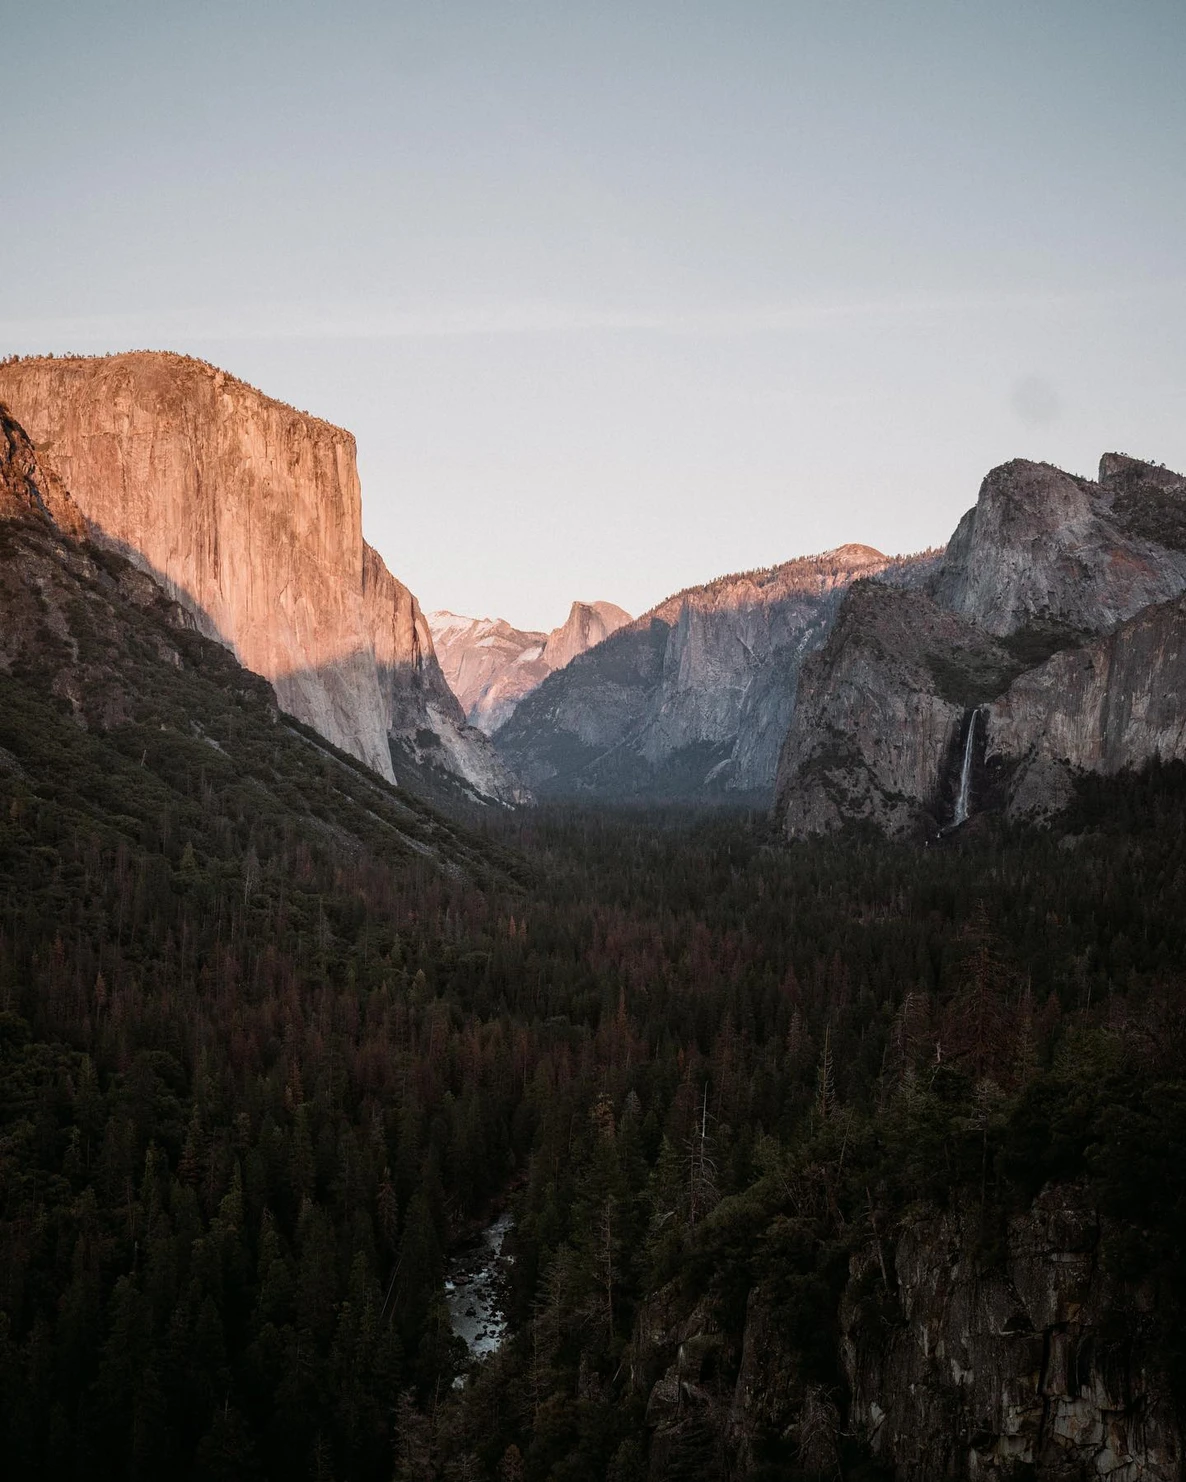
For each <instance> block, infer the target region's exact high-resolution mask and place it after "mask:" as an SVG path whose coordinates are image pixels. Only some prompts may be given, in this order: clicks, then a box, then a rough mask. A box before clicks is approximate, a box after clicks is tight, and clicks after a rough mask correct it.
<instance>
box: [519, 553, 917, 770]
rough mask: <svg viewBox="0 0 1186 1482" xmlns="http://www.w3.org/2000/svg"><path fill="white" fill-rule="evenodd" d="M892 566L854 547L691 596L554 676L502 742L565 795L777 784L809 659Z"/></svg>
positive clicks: (724, 580)
mask: <svg viewBox="0 0 1186 1482" xmlns="http://www.w3.org/2000/svg"><path fill="white" fill-rule="evenodd" d="M890 565H891V562H890V560H889V558H887V557H885V556H883V555H882V554H881V553H880V552H879V551H875V550H872V549H871V548H870V547H868V546H854V545H849V546H842V547H840V548H839V549H838V550H835V551H830V552H827V553H826V554H824V555H821V556H811V557H804V558H800V559H798V560H795V561H788V562H785V563H784V564H782V565H780V566H774V567H770V568H769V569H767V570H764V571H753V572H745V573H742V574H740V575H737V576H727V577H721V578H720V579H719V580H717V581H714V582H710V583H708V584H707V585H705V586H702V587H693V588H689V589H688V590H687V591H684V592H679V593H677V594H676V595H675V596H674V597H670V598H668V599H667V600H666V601H665V602H662V603H660V604H659V605H658V606H657V607H655V608H652V609H651V611H650V612H647V613H644V614H643V616H642V617H640V618H637V619H636V620H635V621H634V622H632V623H629V624H627V625H626V626H624V627H622V628H620V629H619V630H618V631H617V632H616V633H614V634H612V635H611V636H610V637H609V638H608V639H606V640H605V641H604V642H603V643H601V644H599V645H598V646H597V647H596V648H594V649H591V650H590V651H589V652H587V653H585V654H582V655H580V656H579V657H577V658H576V659H574V660H573V661H572V662H571V663H569V664H568V665H567V666H566V667H565V668H564V669H561V670H559V671H558V672H557V673H555V674H553V675H552V676H550V677H549V678H548V679H547V680H545V681H544V683H543V684H542V685H541V686H540V687H539V688H538V689H537V690H535V691H534V693H532V694H531V695H529V696H528V697H527V698H526V699H525V700H523V701H522V702H521V703H520V704H519V706H518V708H517V709H516V711H515V713H514V715H513V716H512V717H511V719H510V720H509V721H508V722H507V723H506V724H505V725H503V726H502V727H501V728H500V729H499V731H498V732H497V733H496V734H495V745H496V746H497V747H498V749H499V750H500V751H501V752H502V754H503V755H504V756H505V757H506V758H507V760H508V762H509V763H510V764H511V766H512V767H514V768H515V769H516V770H517V771H518V772H519V773H520V775H521V776H522V777H523V778H524V780H525V781H526V782H527V784H528V785H529V786H530V787H532V788H533V789H535V790H537V791H540V792H545V793H550V794H553V795H564V794H585V795H591V796H602V797H608V798H614V797H629V796H662V795H669V796H670V795H677V796H697V795H701V794H703V793H705V792H706V791H708V792H711V791H713V790H719V791H722V792H723V791H725V790H727V789H734V790H737V791H739V792H749V791H759V790H764V789H768V788H769V787H770V785H771V783H772V782H773V780H774V774H775V767H776V763H777V759H778V753H779V748H780V746H781V743H782V740H783V737H784V735H785V733H786V728H787V723H788V721H789V719H790V714H791V710H792V708H793V705H794V700H795V687H796V683H797V679H798V673H799V668H800V665H801V664H802V661H803V658H804V656H805V655H806V654H808V653H810V652H812V650H813V649H814V648H816V647H818V646H819V644H820V643H821V642H822V641H823V638H824V635H825V634H826V632H827V629H828V626H829V624H830V622H831V620H832V617H833V615H834V613H835V610H836V608H837V606H838V604H839V601H840V597H841V595H842V594H843V592H844V591H845V590H846V589H847V587H848V586H849V584H850V583H851V582H852V581H853V580H855V579H856V578H857V577H858V576H862V575H869V574H872V573H875V572H881V571H884V570H885V569H886V568H887V567H889V566H890Z"/></svg>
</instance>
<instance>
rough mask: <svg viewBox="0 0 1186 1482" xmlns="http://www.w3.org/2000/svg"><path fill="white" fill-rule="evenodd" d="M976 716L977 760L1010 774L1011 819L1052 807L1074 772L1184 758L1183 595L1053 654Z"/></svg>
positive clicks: (1185, 619)
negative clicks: (981, 750) (980, 724)
mask: <svg viewBox="0 0 1186 1482" xmlns="http://www.w3.org/2000/svg"><path fill="white" fill-rule="evenodd" d="M983 714H984V729H985V762H986V764H988V765H989V766H990V767H991V766H993V765H1000V764H1003V765H1006V766H1009V767H1012V768H1016V772H1017V775H1016V777H1015V778H1014V780H1013V782H1012V785H1011V787H1010V801H1009V809H1010V812H1011V813H1012V814H1014V815H1015V816H1025V815H1027V814H1040V815H1045V814H1048V813H1050V812H1053V811H1055V810H1056V809H1057V808H1059V807H1060V806H1061V805H1062V804H1063V803H1064V802H1065V801H1066V800H1067V799H1068V798H1069V796H1070V794H1071V779H1072V778H1073V776H1074V774H1075V773H1076V772H1098V773H1103V774H1105V775H1110V774H1113V773H1116V772H1119V771H1122V770H1123V769H1124V768H1126V767H1133V768H1135V767H1140V766H1141V765H1143V764H1144V763H1145V762H1148V761H1150V760H1151V759H1152V758H1154V757H1158V758H1160V760H1162V761H1164V762H1168V761H1174V760H1186V598H1183V597H1179V598H1178V599H1177V600H1176V601H1173V602H1164V603H1157V604H1155V605H1153V606H1150V607H1147V608H1145V609H1144V610H1143V611H1141V612H1139V613H1138V614H1137V616H1136V617H1134V618H1130V619H1129V621H1128V622H1126V623H1123V624H1121V626H1120V627H1119V628H1117V629H1116V630H1115V632H1113V633H1109V634H1107V635H1106V636H1105V637H1103V638H1098V639H1096V640H1095V641H1093V642H1091V643H1088V644H1084V645H1083V646H1082V647H1078V648H1073V649H1070V650H1067V651H1064V652H1063V653H1059V654H1056V655H1055V656H1054V657H1053V658H1052V659H1050V660H1049V661H1048V662H1047V663H1045V664H1042V665H1040V666H1039V667H1038V668H1036V669H1032V670H1030V671H1029V672H1028V673H1026V674H1024V675H1022V676H1021V678H1019V679H1018V680H1016V681H1015V682H1014V683H1013V684H1012V685H1010V686H1009V688H1008V689H1007V690H1006V691H1005V693H1004V694H1003V695H1001V696H1000V698H999V699H997V700H994V701H993V702H992V704H990V705H987V706H985V707H984V712H983Z"/></svg>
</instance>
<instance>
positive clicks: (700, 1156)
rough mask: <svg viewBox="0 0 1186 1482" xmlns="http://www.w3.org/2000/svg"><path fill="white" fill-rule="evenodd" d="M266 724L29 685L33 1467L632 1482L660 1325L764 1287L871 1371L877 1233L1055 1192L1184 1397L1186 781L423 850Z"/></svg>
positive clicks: (7, 1102) (12, 1180) (467, 840)
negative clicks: (175, 719) (919, 826)
mask: <svg viewBox="0 0 1186 1482" xmlns="http://www.w3.org/2000/svg"><path fill="white" fill-rule="evenodd" d="M255 736H256V733H255V732H251V731H250V728H246V729H244V730H243V731H242V733H241V734H239V735H238V737H237V740H236V738H235V737H233V736H231V735H230V733H229V732H228V734H227V736H225V737H222V738H221V741H220V744H219V745H217V746H214V745H211V744H210V743H209V741H208V740H207V739H203V738H202V737H198V736H195V735H193V734H191V733H188V732H186V731H183V730H182V729H180V728H164V729H162V728H161V726H160V725H159V724H156V725H153V726H151V727H150V726H137V725H135V724H129V725H127V726H124V727H121V728H117V729H115V730H113V731H111V732H110V733H108V734H106V735H99V734H97V733H94V732H88V731H84V730H81V729H80V728H79V727H78V726H77V725H75V724H74V723H73V722H72V721H71V720H70V719H68V718H67V717H66V716H65V715H64V714H63V711H62V709H61V708H60V706H59V705H58V704H57V703H56V702H54V701H51V700H50V699H49V698H48V697H47V696H46V695H44V694H43V693H42V692H41V691H40V690H39V689H38V687H37V686H36V685H35V684H33V683H32V682H30V681H27V680H25V679H21V678H13V677H6V678H0V1454H2V1455H3V1456H4V1458H5V1470H6V1475H8V1476H11V1477H13V1478H19V1477H33V1476H38V1477H52V1478H79V1477H88V1478H90V1477H94V1478H113V1479H114V1478H125V1477H127V1478H133V1477H161V1476H170V1477H178V1478H188V1477H192V1478H195V1479H197V1478H203V1479H205V1478H223V1477H226V1478H231V1477H234V1478H249V1477H258V1478H277V1479H279V1478H285V1479H293V1478H306V1477H307V1478H316V1479H325V1478H331V1477H332V1478H337V1479H339V1482H344V1479H355V1478H357V1479H371V1478H374V1479H384V1482H386V1479H388V1478H391V1477H392V1476H393V1475H394V1476H396V1477H400V1478H429V1477H434V1476H441V1477H448V1478H457V1479H462V1478H471V1477H473V1478H476V1477H487V1476H488V1477H495V1476H498V1477H503V1478H513V1477H524V1478H530V1479H536V1478H545V1477H556V1478H572V1479H577V1478H589V1479H594V1478H604V1477H607V1476H608V1477H612V1478H615V1479H619V1482H625V1479H630V1478H636V1477H638V1478H641V1477H644V1476H645V1475H646V1467H647V1457H646V1447H647V1434H648V1433H647V1428H646V1426H645V1424H644V1421H643V1416H642V1414H641V1402H640V1401H639V1399H638V1398H637V1397H636V1396H634V1395H632V1393H631V1392H630V1391H629V1389H628V1387H627V1385H626V1383H625V1379H624V1372H625V1368H626V1365H625V1362H624V1361H625V1357H626V1350H627V1345H628V1343H629V1340H630V1335H631V1329H632V1325H633V1322H634V1318H635V1315H636V1312H637V1310H638V1306H639V1303H640V1302H641V1301H642V1300H643V1299H644V1298H645V1297H646V1295H647V1294H648V1293H651V1292H653V1291H655V1290H656V1289H657V1288H658V1287H660V1286H662V1285H663V1284H664V1283H667V1282H670V1281H671V1280H673V1279H675V1280H676V1281H677V1282H678V1283H680V1284H681V1286H682V1288H683V1289H684V1290H685V1291H686V1292H688V1293H690V1294H693V1295H696V1294H700V1295H705V1296H706V1299H707V1300H710V1301H711V1302H713V1303H715V1304H716V1310H717V1312H718V1314H719V1322H720V1324H721V1327H722V1330H723V1331H724V1332H726V1333H729V1332H735V1331H736V1329H737V1327H738V1324H739V1323H740V1322H741V1321H742V1318H743V1315H744V1307H745V1298H746V1292H747V1291H748V1289H749V1287H750V1286H751V1285H752V1283H753V1282H754V1281H755V1280H757V1279H759V1278H760V1277H761V1276H762V1275H763V1273H764V1272H769V1271H770V1270H772V1269H777V1271H778V1272H779V1273H780V1279H783V1280H784V1281H785V1286H786V1299H785V1300H786V1304H787V1306H786V1312H787V1321H788V1323H789V1324H791V1325H792V1326H794V1325H795V1324H798V1326H797V1327H796V1328H795V1331H796V1332H801V1334H802V1337H801V1346H802V1362H803V1365H804V1368H805V1372H809V1373H811V1374H817V1375H819V1376H820V1382H821V1383H825V1382H826V1383H831V1384H837V1383H838V1382H839V1381H838V1379H837V1373H838V1369H837V1360H836V1354H835V1348H834V1334H833V1332H832V1325H831V1321H830V1319H829V1317H828V1313H829V1311H830V1310H831V1308H834V1298H835V1293H836V1289H837V1282H838V1280H839V1279H840V1273H842V1272H843V1270H844V1267H845V1261H846V1251H847V1249H848V1243H849V1242H851V1241H852V1239H853V1238H855V1235H856V1233H857V1232H863V1231H865V1230H867V1228H868V1226H869V1222H870V1221H873V1222H875V1223H876V1225H877V1228H878V1229H879V1230H881V1231H884V1232H886V1236H887V1238H891V1232H892V1230H893V1228H894V1223H895V1220H896V1219H897V1218H899V1216H900V1215H901V1214H902V1213H903V1211H905V1210H907V1209H910V1208H915V1207H918V1206H919V1205H922V1204H935V1205H942V1204H943V1203H944V1202H945V1201H948V1200H950V1199H952V1198H953V1197H956V1196H957V1194H958V1193H959V1191H960V1190H962V1189H971V1190H973V1191H974V1192H975V1195H976V1198H977V1199H978V1200H979V1206H978V1207H979V1208H980V1209H981V1210H982V1212H983V1221H984V1240H985V1243H986V1247H988V1246H991V1242H992V1239H993V1232H994V1229H995V1223H994V1222H997V1221H999V1219H1000V1217H1001V1212H1002V1211H1006V1210H1008V1209H1009V1208H1010V1207H1013V1206H1015V1205H1017V1204H1019V1203H1022V1202H1024V1201H1027V1200H1028V1199H1029V1198H1031V1197H1032V1195H1033V1194H1034V1193H1035V1192H1036V1190H1037V1189H1038V1188H1039V1187H1040V1186H1041V1185H1042V1184H1043V1183H1045V1182H1046V1181H1048V1180H1051V1179H1056V1180H1058V1179H1086V1180H1088V1181H1090V1183H1091V1185H1092V1188H1093V1190H1094V1191H1095V1196H1096V1197H1097V1198H1098V1199H1099V1201H1100V1202H1101V1204H1102V1205H1103V1206H1105V1207H1108V1208H1110V1209H1113V1210H1114V1211H1116V1212H1117V1213H1118V1215H1120V1216H1122V1217H1123V1218H1124V1219H1125V1220H1126V1221H1127V1227H1128V1229H1129V1232H1130V1233H1129V1238H1127V1239H1126V1240H1124V1241H1123V1242H1121V1243H1120V1244H1119V1245H1118V1246H1117V1247H1116V1248H1115V1249H1113V1250H1110V1251H1108V1252H1106V1253H1105V1258H1106V1259H1108V1260H1112V1261H1114V1262H1116V1263H1120V1264H1121V1265H1123V1266H1124V1267H1125V1269H1127V1270H1130V1271H1131V1272H1133V1273H1135V1274H1137V1275H1140V1276H1141V1277H1142V1279H1147V1280H1149V1281H1152V1282H1153V1283H1155V1285H1156V1288H1157V1290H1158V1293H1159V1303H1158V1313H1159V1321H1160V1323H1161V1332H1160V1338H1159V1342H1160V1344H1161V1352H1162V1353H1163V1355H1164V1360H1165V1362H1166V1364H1167V1365H1169V1366H1170V1367H1171V1370H1172V1372H1174V1373H1176V1374H1177V1375H1179V1376H1184V1375H1186V1367H1184V1366H1183V1354H1182V1351H1181V1341H1182V1340H1181V1337H1180V1333H1181V1330H1182V1329H1181V1319H1182V1317H1183V1315H1184V1314H1183V1292H1182V1275H1181V1272H1182V1266H1181V1260H1180V1257H1181V1249H1182V1245H1181V1242H1182V1236H1183V1225H1184V1222H1186V1213H1184V1211H1186V1172H1184V1168H1186V1163H1184V1160H1183V1159H1184V1154H1186V1019H1184V1016H1183V1009H1182V994H1183V964H1184V963H1186V913H1183V911H1182V909H1181V903H1182V901H1183V899H1186V768H1183V767H1181V766H1180V765H1175V766H1173V767H1167V768H1154V769H1152V770H1150V771H1148V772H1147V773H1145V774H1143V775H1142V776H1140V777H1125V778H1121V779H1119V780H1117V781H1114V782H1110V783H1102V782H1095V783H1091V784H1085V785H1084V786H1083V789H1082V791H1081V794H1080V797H1079V799H1078V801H1077V803H1076V805H1075V808H1074V809H1073V810H1072V812H1071V813H1069V814H1068V815H1067V816H1066V817H1065V818H1064V819H1063V820H1061V821H1060V823H1059V825H1058V827H1057V828H1056V829H1053V830H1051V831H1048V832H1014V831H1011V830H1009V829H1008V828H1006V827H1005V826H1004V825H1003V824H1002V823H1000V822H999V821H996V820H992V819H987V818H985V819H981V820H977V821H974V823H973V825H972V826H970V827H969V828H968V829H967V830H965V831H964V832H963V834H962V835H960V836H957V837H956V838H954V839H952V840H951V841H950V842H949V843H948V844H947V845H946V847H943V848H939V849H934V848H932V849H924V850H920V849H916V848H914V847H906V846H900V847H899V846H893V845H889V844H886V843H884V842H880V841H874V840H872V839H865V838H862V837H859V836H850V837H847V838H844V839H840V840H837V841H833V842H821V843H819V844H812V845H804V846H796V847H794V848H786V847H784V846H783V845H782V844H780V843H779V842H778V841H777V840H776V839H774V838H773V837H772V836H771V834H770V832H769V830H768V828H767V825H766V824H765V822H764V820H763V819H762V818H761V817H756V816H746V815H740V814H729V813H724V812H721V813H717V814H714V815H694V814H690V813H687V812H680V811H672V812H669V813H666V814H664V813H648V812H642V811H634V812H621V813H611V812H606V811H602V812H580V811H566V810H556V809H544V810H539V811H535V812H528V813H523V814H520V815H517V816H515V817H508V818H506V819H504V820H502V821H501V822H498V823H491V824H489V825H488V826H487V827H486V830H485V832H484V833H482V832H472V831H470V832H467V831H466V830H465V829H463V828H461V827H460V826H457V825H446V824H443V823H440V822H438V821H436V820H434V819H433V817H432V815H431V814H429V813H428V812H427V810H424V809H422V808H419V807H418V805H412V804H409V805H408V810H407V812H406V813H404V814H402V815H401V819H402V822H401V824H400V828H401V829H402V830H403V831H402V832H399V831H398V830H397V829H396V828H394V827H392V826H391V825H390V824H385V823H384V822H383V819H382V818H380V817H379V816H378V814H379V813H381V811H382V810H381V809H379V808H378V805H374V809H372V804H371V803H370V802H368V800H367V796H366V795H365V792H364V791H358V790H357V789H361V788H363V783H362V782H361V781H359V782H358V784H357V788H355V786H354V784H350V783H349V782H348V781H343V778H344V777H345V776H346V772H345V771H344V770H343V768H342V766H341V765H340V764H339V763H333V764H332V765H331V760H332V759H327V760H326V762H325V766H324V769H323V771H321V772H318V770H317V767H313V768H312V769H311V770H310V766H309V763H308V761H307V756H308V753H309V748H308V747H306V750H305V752H300V753H299V752H297V751H286V750H284V747H283V746H281V747H280V749H279V751H278V752H277V754H276V756H275V757H273V758H263V757H262V756H260V755H258V754H257V752H256V751H253V750H252V748H255V747H257V746H258V740H257V739H253V738H255ZM298 740H299V738H296V739H294V741H293V743H292V744H293V746H296V745H297V742H298ZM236 744H237V745H239V746H240V747H241V748H244V750H243V752H242V754H241V755H238V756H236V755H235V754H234V746H235V745H236ZM277 744H279V743H277ZM287 744H288V743H287V742H286V743H284V745H285V746H286V745H287ZM301 757H303V758H305V759H304V760H300V758H301ZM319 765H320V764H318V766H319ZM269 769H270V770H269ZM298 773H299V776H298V775H297V774H298ZM253 779H254V780H253ZM393 816H394V815H393ZM409 841H410V842H409ZM417 846H418V847H417ZM507 1199H509V1200H510V1202H511V1205H512V1207H513V1209H514V1212H515V1216H516V1229H515V1234H514V1241H515V1256H516V1262H515V1266H514V1271H515V1286H514V1292H513V1313H512V1317H513V1327H514V1330H515V1333H516V1336H515V1337H514V1338H513V1339H512V1341H511V1343H510V1344H509V1345H508V1347H507V1348H506V1349H505V1350H504V1352H503V1353H502V1354H500V1355H499V1356H498V1358H497V1359H495V1360H493V1361H492V1362H491V1363H489V1364H488V1365H487V1366H486V1367H485V1368H484V1370H483V1372H482V1374H481V1376H480V1377H477V1378H475V1379H472V1380H471V1382H470V1383H469V1384H468V1385H467V1387H466V1388H465V1389H463V1390H461V1391H456V1390H454V1389H453V1387H452V1386H453V1381H454V1378H455V1376H457V1375H458V1374H459V1373H462V1372H464V1371H465V1370H466V1368H467V1361H466V1355H465V1353H464V1351H463V1350H462V1349H460V1347H459V1345H458V1343H457V1342H456V1341H455V1340H454V1339H453V1338H452V1336H451V1334H450V1330H449V1326H448V1322H447V1318H446V1315H445V1312H444V1308H443V1301H442V1289H441V1277H442V1269H443V1268H442V1262H443V1256H444V1253H445V1251H446V1250H447V1248H448V1246H449V1245H450V1243H451V1242H452V1241H453V1240H455V1239H456V1238H457V1236H458V1234H459V1233H460V1232H462V1231H464V1230H465V1229H466V1228H467V1227H468V1226H469V1225H470V1224H471V1222H472V1221H474V1220H475V1219H477V1218H480V1217H482V1216H483V1214H484V1213H486V1212H488V1211H489V1210H490V1208H491V1207H492V1205H493V1204H494V1203H496V1202H497V1201H501V1200H507ZM829 1304H831V1307H830V1305H829ZM715 1465H716V1462H715V1461H714V1458H713V1457H712V1455H711V1454H706V1455H705V1456H704V1457H702V1458H701V1459H700V1461H699V1462H696V1461H690V1462H688V1463H687V1468H686V1470H685V1472H684V1473H683V1474H684V1475H688V1476H694V1475H704V1476H714V1475H719V1472H718V1471H714V1470H713V1468H714V1466H715ZM860 1465H862V1463H861V1462H860V1459H859V1458H857V1459H855V1460H854V1461H853V1463H852V1466H853V1470H852V1471H851V1475H853V1476H857V1475H862V1473H861V1472H860V1470H859V1467H860ZM697 1466H699V1467H701V1468H702V1470H700V1471H697ZM705 1469H706V1470H705ZM772 1475H780V1476H793V1475H795V1472H794V1470H793V1468H792V1467H790V1466H787V1467H786V1468H784V1469H783V1470H782V1471H778V1472H776V1473H772ZM864 1475H873V1473H871V1472H869V1473H864Z"/></svg>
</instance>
